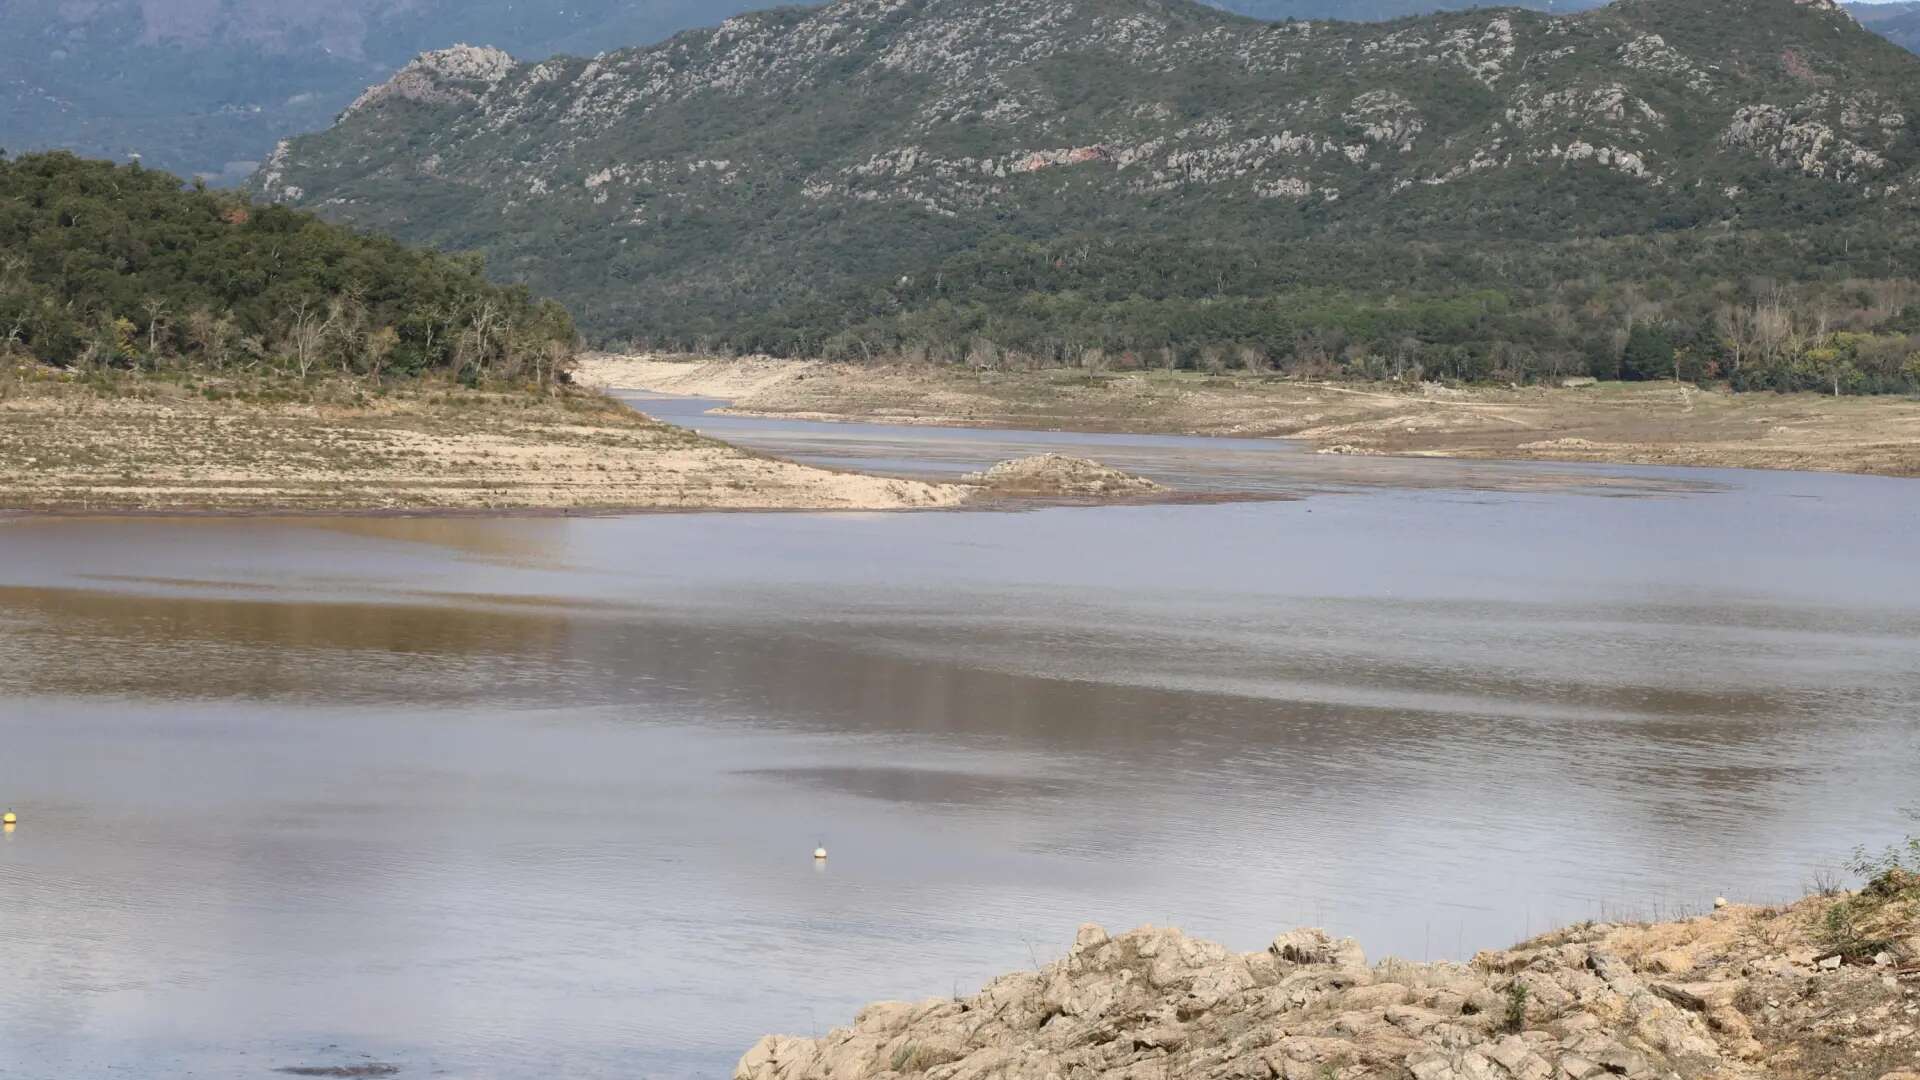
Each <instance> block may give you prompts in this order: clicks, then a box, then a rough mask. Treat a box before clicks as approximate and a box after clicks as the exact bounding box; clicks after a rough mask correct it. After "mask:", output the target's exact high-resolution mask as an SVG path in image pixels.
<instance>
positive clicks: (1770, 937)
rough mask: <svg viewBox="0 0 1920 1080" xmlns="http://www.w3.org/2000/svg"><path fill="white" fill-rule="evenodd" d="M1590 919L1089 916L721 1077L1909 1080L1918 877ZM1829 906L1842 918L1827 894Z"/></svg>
mask: <svg viewBox="0 0 1920 1080" xmlns="http://www.w3.org/2000/svg"><path fill="white" fill-rule="evenodd" d="M1895 884H1896V886H1899V888H1898V889H1897V890H1895V891H1890V892H1889V893H1888V894H1887V895H1881V896H1873V895H1868V893H1870V892H1871V891H1872V890H1871V889H1869V890H1868V891H1867V892H1863V893H1861V894H1857V895H1838V896H1816V897H1810V898H1808V899H1806V900H1803V901H1800V902H1799V903H1796V904H1793V905H1789V906H1785V907H1757V906H1746V905H1739V904H1728V905H1726V906H1724V907H1720V908H1717V909H1716V910H1714V911H1713V912H1712V913H1711V914H1710V915H1705V916H1701V917H1697V918H1690V919H1684V920H1677V921H1667V922H1656V923H1613V924H1591V923H1590V924H1584V925H1581V926H1577V927H1572V928H1569V929H1567V930H1564V931H1560V932H1557V933H1554V934H1549V935H1546V936H1544V937H1541V938H1537V939H1535V940H1533V941H1529V942H1527V943H1525V944H1522V945H1519V946H1516V947H1514V948H1513V949H1509V950H1500V951H1492V952H1483V953H1480V954H1479V955H1477V956H1475V957H1474V958H1473V960H1472V961H1471V962H1470V963H1464V964H1462V963H1450V962H1449V963H1427V964H1413V963H1405V962H1401V961H1396V960H1391V959H1389V960H1387V961H1384V962H1382V963H1377V964H1369V963H1368V962H1367V958H1366V956H1365V954H1364V953H1363V952H1362V951H1361V948H1360V946H1359V945H1358V944H1357V943H1355V942H1354V941H1353V940H1352V939H1337V940H1336V939H1333V938H1331V937H1329V936H1328V935H1327V934H1325V933H1324V932H1323V931H1320V930H1314V929H1307V930H1294V931H1289V932H1287V933H1284V934H1281V935H1280V936H1279V937H1277V938H1275V939H1274V941H1273V944H1272V945H1271V946H1270V947H1269V948H1267V949H1265V950H1262V951H1260V952H1254V953H1234V952H1231V951H1229V950H1227V949H1225V948H1222V947H1221V946H1219V945H1215V944H1212V943H1209V942H1205V941H1201V940H1198V939H1195V938H1189V937H1187V936H1185V935H1183V934H1181V933H1180V932H1179V931H1178V930H1171V929H1163V928H1156V927H1151V926H1149V927H1143V928H1141V929H1138V930H1134V931H1131V932H1129V933H1126V934H1122V935H1119V936H1117V937H1115V936H1109V935H1108V934H1107V932H1106V931H1105V930H1103V929H1101V928H1100V927H1098V926H1091V925H1089V926H1085V927H1082V928H1081V930H1080V933H1079V934H1078V936H1077V937H1076V939H1075V941H1074V943H1073V946H1072V948H1071V950H1070V951H1068V952H1067V954H1066V955H1065V957H1064V958H1062V959H1060V960H1058V961H1056V962H1054V963H1051V964H1047V965H1045V966H1038V965H1036V967H1035V969H1033V970H1029V971H1022V972H1018V973H1015V974H1011V975H1006V976H1002V977H1001V978H999V979H996V980H994V981H993V982H992V983H989V984H988V985H987V987H986V988H985V989H983V990H982V991H980V992H979V993H978V994H974V995H972V996H970V997H962V996H959V995H955V996H954V997H951V998H933V999H929V1000H926V1001H921V1002H917V1003H912V1002H882V1003H879V1004H876V1005H872V1006H869V1007H868V1008H866V1009H865V1010H863V1011H861V1012H860V1014H859V1015H858V1016H857V1017H856V1018H855V1019H854V1020H853V1023H852V1024H851V1025H849V1026H847V1027H844V1028H838V1029H835V1030H833V1031H830V1032H828V1033H827V1034H826V1035H824V1036H821V1037H819V1038H793V1037H787V1036H778V1035H775V1036H769V1037H767V1038H765V1039H762V1040H761V1041H760V1042H759V1043H758V1044H757V1045H756V1046H754V1047H753V1048H752V1049H751V1050H749V1051H748V1052H747V1054H746V1055H745V1056H744V1057H743V1058H742V1059H741V1060H740V1063H739V1065H738V1067H737V1069H736V1071H735V1074H734V1075H735V1077H736V1080H894V1078H906V1077H926V1078H927V1080H1026V1078H1034V1080H1041V1078H1059V1080H1095V1078H1098V1080H1120V1078H1125V1080H1167V1078H1171V1077H1180V1078H1195V1080H1247V1078H1252V1080H1272V1078H1281V1080H1362V1078H1369V1080H1372V1078H1377V1080H1408V1078H1411V1080H1606V1078H1611V1077H1625V1078H1627V1080H1656V1078H1657V1080H1761V1078H1774V1080H1920V879H1916V878H1913V877H1912V876H1910V875H1909V876H1907V877H1905V878H1903V879H1900V880H1899V881H1897V882H1896V883H1895ZM1836 910H1838V911H1840V912H1841V913H1842V914H1843V915H1844V916H1845V918H1844V919H1842V920H1838V922H1843V923H1844V924H1845V928H1846V930H1845V933H1842V934H1838V935H1836V933H1835V929H1834V928H1835V926H1836V924H1837V923H1836V919H1835V916H1834V912H1835V911H1836Z"/></svg>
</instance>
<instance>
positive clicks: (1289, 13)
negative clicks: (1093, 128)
mask: <svg viewBox="0 0 1920 1080" xmlns="http://www.w3.org/2000/svg"><path fill="white" fill-rule="evenodd" d="M1605 2H1606V0H1514V2H1511V3H1498V2H1489V0H1216V2H1215V3H1214V6H1215V7H1222V8H1225V9H1227V10H1228V11H1233V12H1238V13H1239V14H1241V15H1248V16H1251V17H1253V18H1256V19H1266V20H1269V21H1272V22H1280V21H1282V20H1286V19H1301V20H1315V21H1320V22H1388V21H1391V20H1393V19H1405V18H1408V17H1410V16H1414V15H1431V14H1433V13H1435V12H1439V11H1470V10H1472V9H1474V8H1493V7H1513V8H1525V9H1526V10H1528V11H1549V12H1556V13H1559V14H1563V15H1564V14H1567V13H1570V12H1575V11H1587V10H1590V9H1592V8H1597V7H1599V6H1601V5H1602V4H1604V3H1605Z"/></svg>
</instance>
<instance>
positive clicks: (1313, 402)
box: [580, 355, 1920, 476]
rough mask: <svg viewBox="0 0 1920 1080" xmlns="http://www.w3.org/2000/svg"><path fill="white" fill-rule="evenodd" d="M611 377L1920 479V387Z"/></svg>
mask: <svg viewBox="0 0 1920 1080" xmlns="http://www.w3.org/2000/svg"><path fill="white" fill-rule="evenodd" d="M580 377H581V378H582V380H583V381H586V382H589V383H591V384H593V385H599V386H614V387H621V388H627V389H639V390H651V391H656V392H664V393H683V394H697V395H703V396H711V397H721V398H727V399H730V400H731V401H732V402H733V407H732V409H731V410H730V411H733V412H738V413H743V414H753V415H774V416H786V417H794V418H814V419H830V420H874V421H881V422H889V423H918V424H942V425H958V426H979V427H1020V428H1038V429H1063V430H1087V431H1133V432H1147V433H1178V434H1195V435H1231V436H1240V437H1288V438H1298V439H1304V440H1308V441H1310V442H1312V443H1313V444H1314V446H1315V447H1316V448H1317V449H1319V450H1320V451H1321V452H1322V453H1330V454H1338V453H1348V454H1396V455H1415V456H1438V457H1468V458H1505V459H1519V460H1527V459H1536V460H1546V461H1596V462H1613V463H1623V464H1651V465H1697V466H1720V467H1735V468H1757V469H1806V470H1818V471H1828V472H1858V473H1878V474H1883V475H1889V476H1920V400H1915V399H1912V398H1893V397H1871V398H1867V397H1842V398H1832V397H1825V396H1820V395H1815V394H1768V393H1749V394H1733V393H1729V392H1725V391H1719V390H1701V389H1697V388H1694V387H1689V386H1679V385H1675V384H1672V383H1602V384H1598V385H1594V386H1588V387H1582V388H1577V389H1568V388H1559V387H1554V388H1545V387H1522V388H1507V389H1499V388H1491V387H1473V388H1470V389H1459V388H1451V387H1444V386H1439V385H1435V384H1420V385H1415V386H1405V385H1399V384H1393V385H1388V384H1373V385H1337V384H1327V383H1303V382H1296V381H1291V380H1285V379H1281V378H1278V377H1273V376H1258V375H1245V374H1235V375H1218V376H1210V375H1201V374H1196V373H1192V372H1148V373H1124V374H1094V373H1089V372H1084V371H1035V372H979V373H976V372H971V371H967V370H964V369H957V368H946V367H928V366H878V367H875V366H866V365H860V366H855V365H849V364H835V363H827V362H822V361H786V360H771V359H764V358H744V359H730V358H729V359H713V358H698V357H692V358H690V357H677V356H662V355H640V356H595V357H590V358H587V359H586V360H585V361H583V363H582V366H581V370H580Z"/></svg>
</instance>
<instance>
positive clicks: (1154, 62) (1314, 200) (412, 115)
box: [256, 0, 1920, 338]
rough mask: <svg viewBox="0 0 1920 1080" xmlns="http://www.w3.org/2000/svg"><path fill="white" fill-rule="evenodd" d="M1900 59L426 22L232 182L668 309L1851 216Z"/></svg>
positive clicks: (1542, 24) (941, 13)
mask: <svg viewBox="0 0 1920 1080" xmlns="http://www.w3.org/2000/svg"><path fill="white" fill-rule="evenodd" d="M1735 19H1737V20H1738V23H1739V25H1738V27H1737V29H1735V30H1729V29H1728V23H1729V20H1735ZM1916 74H1920V61H1915V60H1914V58H1913V57H1911V56H1910V55H1909V54H1906V53H1904V52H1901V51H1900V50H1898V49H1896V48H1894V47H1893V46H1891V45H1889V44H1888V43H1886V42H1885V41H1883V40H1881V39H1879V38H1877V37H1875V36H1873V35H1871V34H1869V33H1867V32H1866V31H1864V30H1862V29H1861V28H1860V27H1859V26H1858V25H1857V24H1856V23H1855V22H1854V21H1853V20H1852V19H1851V18H1849V17H1848V16H1847V15H1845V14H1844V13H1843V12H1842V11H1841V10H1840V9H1839V8H1838V6H1837V5H1835V4H1833V3H1831V2H1829V0H1755V2H1753V3H1751V4H1746V3H1738V4H1736V3H1732V2H1730V0H1702V2H1693V0H1621V2H1619V3H1616V4H1613V5H1611V6H1609V7H1607V8H1604V9H1600V10H1597V11H1591V12H1587V13H1584V14H1579V15H1572V16H1549V15H1543V14H1537V13H1531V12H1526V11H1519V10H1498V11H1478V12H1464V13H1455V14H1441V15H1433V16H1427V17H1423V18H1421V19H1417V20H1410V21H1402V22H1395V23H1385V24H1320V23H1279V24H1272V23H1259V22H1254V21H1251V20H1246V19H1241V18H1238V17H1235V16H1233V15H1230V14H1226V13H1223V12H1219V11H1217V10H1214V9H1210V8H1205V7H1201V6H1198V5H1195V4H1189V3H1183V2H1177V0H1176V2H1160V0H1080V2H1076V3H1056V2H1052V0H838V2H836V3H832V4H829V5H826V6H824V7H820V8H815V9H784V10H779V11H772V12H761V13H756V14H752V15H746V16H741V17H737V18H734V19H730V20H728V21H727V22H726V23H724V24H722V25H721V26H720V27H718V28H716V29H714V30H711V31H695V32H689V33H686V34H682V35H680V36H678V37H676V38H674V39H673V40H672V41H670V42H667V43H665V44H662V45H659V46H654V47H649V48H641V49H626V50H619V51H616V52H611V53H605V54H602V55H599V56H596V57H593V58H590V59H583V58H555V59H551V60H546V61H541V62H538V63H529V64H515V63H512V62H511V61H510V58H509V57H507V56H506V55H505V54H503V53H500V52H498V51H495V50H487V49H478V48H459V49H453V50H446V51H441V52H436V53H430V54H427V55H425V56H422V57H420V58H418V59H416V60H415V61H414V62H413V63H411V64H409V65H408V66H407V68H405V69H404V70H403V71H402V72H401V73H400V74H399V75H397V76H396V77H395V78H394V79H392V80H390V81H389V82H387V83H385V84H383V85H381V86H379V87H376V88H374V89H373V90H371V91H369V92H368V93H367V94H365V95H363V96H362V98H361V99H360V100H359V101H358V102H356V103H355V105H354V106H353V107H352V108H350V109H349V110H348V111H347V112H346V113H345V114H344V115H343V116H342V118H341V121H340V123H339V124H337V125H336V126H335V127H334V128H332V129H330V130H329V131H327V132H324V133H321V134H317V135H313V136H306V137H302V138H298V139H294V140H291V141H289V142H287V143H285V144H283V145H282V146H280V147H279V148H278V149H277V150H276V152H275V153H274V155H273V156H272V158H271V159H270V160H269V161H268V163H267V164H266V165H265V166H264V167H263V168H262V170H261V172H260V173H259V175H258V176H257V178H256V184H257V187H258V190H259V191H260V192H261V193H262V194H264V195H266V196H268V197H270V198H275V199H282V200H286V201H289V202H292V203H296V204H298V205H302V206H306V207H311V208H315V209H318V210H320V211H321V212H322V213H324V214H328V215H331V216H334V217H337V218H339V219H342V220H346V221H350V222H355V223H359V224H363V225H367V226H372V227H377V228H382V229H388V230H391V231H394V232H396V233H398V234H399V235H401V236H402V237H405V238H407V239H411V240H418V241H426V242H430V243H435V244H440V245H443V246H450V247H461V248H472V249H477V250H480V251H483V252H486V253H487V254H488V255H489V256H490V257H491V258H492V259H493V261H494V265H495V267H496V270H497V271H499V272H501V273H504V274H506V275H508V276H510V277H513V278H515V279H518V280H525V281H528V282H529V283H532V284H535V285H536V286H537V287H539V288H541V289H543V290H545V291H548V292H552V293H555V294H557V295H560V296H563V297H565V298H567V299H568V300H569V301H570V302H572V303H573V304H574V305H575V306H576V310H577V312H578V314H579V315H580V316H581V318H582V320H583V322H584V323H585V324H586V325H587V326H589V327H590V328H592V329H594V330H595V331H597V332H599V333H602V334H662V333H664V334H668V335H680V336H681V337H683V338H685V337H692V336H697V335H699V334H701V333H715V332H720V333H724V332H726V330H727V328H728V327H729V326H731V325H733V322H734V320H736V319H737V317H738V316H740V315H741V314H742V313H743V312H745V311H748V310H751V309H765V308H767V307H768V306H778V305H792V304H805V303H808V302H810V301H813V300H815V299H818V298H819V297H820V296H821V295H822V294H823V293H827V292H830V291H832V290H835V289H848V288H865V287H869V286H872V287H880V288H891V289H892V290H893V291H894V294H893V301H894V302H897V303H904V304H913V303H918V302H921V301H922V300H925V299H927V297H926V296H925V294H924V293H919V294H916V293H915V292H914V290H915V289H921V290H924V289H925V288H926V287H927V286H926V281H925V279H926V277H927V275H928V274H929V273H937V271H936V270H935V269H934V268H935V267H937V266H939V265H940V263H941V262H942V260H944V259H947V258H949V257H952V256H953V255H955V253H957V252H963V251H965V250H967V249H968V248H969V247H971V246H977V245H979V244H980V243H982V242H983V241H985V240H987V239H988V238H989V237H991V236H993V235H996V234H1006V235H1012V236H1019V237H1030V238H1049V237H1061V236H1083V237H1087V238H1089V239H1090V241H1092V242H1095V243H1098V242H1101V238H1103V237H1112V236H1114V235H1116V234H1120V233H1124V234H1132V235H1152V236H1155V237H1159V238H1163V239H1170V240H1173V241H1178V242H1182V243H1187V242H1190V243H1192V244H1198V245H1201V246H1212V247H1213V248H1214V249H1216V250H1218V249H1220V248H1221V246H1222V245H1223V244H1224V245H1228V246H1232V245H1237V244H1241V243H1258V244H1262V245H1274V244H1286V243H1292V242H1297V241H1308V240H1324V239H1327V238H1330V237H1333V236H1336V235H1337V236H1344V237H1371V238H1380V239H1393V238H1409V239H1412V238H1419V239H1427V240H1430V239H1435V238H1447V237H1458V238H1460V239H1462V240H1463V241H1467V242H1472V243H1476V244H1477V243H1480V242H1481V241H1483V240H1485V239H1487V238H1489V237H1493V238H1499V239H1502V240H1537V241H1541V242H1555V241H1558V240H1564V239H1567V238H1577V237H1583V236H1584V237H1606V236H1620V235H1625V234H1634V233H1642V232H1646V231H1648V230H1649V229H1650V228H1651V229H1673V228H1698V227H1701V226H1706V225H1717V226H1719V227H1722V228H1725V227H1727V226H1729V225H1737V226H1740V227H1756V226H1780V227H1793V226H1796V225H1798V224H1800V223H1803V222H1804V221H1805V220H1806V219H1807V214H1806V207H1807V206H1808V205H1809V202H1810V201H1811V202H1817V203H1819V204H1821V205H1822V206H1823V210H1822V211H1821V214H1822V216H1825V217H1829V218H1831V217H1835V216H1838V217H1840V218H1854V217H1857V216H1858V215H1860V214H1862V213H1868V214H1871V213H1877V212H1881V208H1886V207H1891V206H1895V205H1899V206H1904V205H1907V204H1908V203H1909V202H1910V200H1911V199H1912V198H1913V197H1914V195H1915V193H1916V192H1920V187H1916V183H1915V182H1916V179H1920V173H1916V169H1917V168H1920V141H1917V140H1916V137H1915V128H1914V125H1913V121H1912V120H1911V119H1910V118H1912V117H1914V116H1915V115H1916V114H1917V113H1920V89H1917V88H1920V80H1916V79H1915V78H1914V76H1915V75H1916ZM1828 204H1831V205H1830V207H1829V206H1828ZM1196 214H1202V215H1205V217H1206V220H1204V221H1197V220H1196V217H1195V215H1196ZM902 289H904V290H906V292H905V293H902V292H901V291H900V290H902ZM642 294H645V295H646V301H645V302H644V303H642V302H641V301H640V296H641V295H642ZM875 302H877V303H883V304H884V303H886V302H887V301H885V300H881V299H880V298H878V297H876V298H875Z"/></svg>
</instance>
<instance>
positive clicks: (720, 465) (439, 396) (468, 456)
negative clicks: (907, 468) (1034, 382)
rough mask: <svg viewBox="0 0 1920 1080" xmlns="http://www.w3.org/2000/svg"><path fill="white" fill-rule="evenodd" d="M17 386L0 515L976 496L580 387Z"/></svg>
mask: <svg viewBox="0 0 1920 1080" xmlns="http://www.w3.org/2000/svg"><path fill="white" fill-rule="evenodd" d="M12 374H13V375H14V376H15V377H14V378H3V377H0V514H3V515H7V516H17V515H21V514H33V515H49V514H61V515H112V516H119V515H127V514H165V515H172V514H204V515H249V516H258V515H280V516H286V515H344V514H360V515H408V514H426V513H432V514H449V515H454V514H472V515H514V514H517V515H548V516H551V515H569V514H618V513H633V512H641V511H658V512H675V511H721V510H737V511H781V510H792V511H822V510H856V511H900V510H923V509H949V508H954V507H958V506H961V505H963V504H965V503H966V502H968V501H969V500H970V499H972V498H973V497H974V496H976V495H977V494H978V490H977V489H976V488H972V487H969V486H966V485H960V484H939V483H926V482H922V481H916V480H903V479H895V478H891V477H879V476H870V475H867V474H862V473H855V472H846V471H840V470H835V469H827V468H819V467H815V466H809V465H801V464H797V463H795V462H790V461H783V460H781V459H778V458H773V457H768V456H766V455H762V454H756V453H753V452H751V451H747V450H743V449H741V448H739V447H735V446H732V445H729V444H727V443H723V442H720V441H718V440H715V439H710V438H706V437H704V436H701V435H697V434H695V433H693V432H690V431H686V430H685V429H682V428H677V427H674V426H672V425H669V424H663V423H659V422H657V421H654V420H651V419H649V418H647V417H645V416H643V415H641V414H639V413H637V412H634V411H633V410H631V409H629V408H627V407H625V406H624V405H621V404H619V403H618V402H615V401H612V400H611V399H609V398H605V397H603V396H601V395H599V394H595V393H590V392H582V391H578V390H561V391H556V392H554V393H552V394H547V395H540V394H535V393H533V392H531V391H525V392H483V391H474V390H465V389H462V388H460V387H457V386H452V385H450V384H421V385H416V386H392V385H389V386H386V387H382V388H380V389H379V390H378V391H377V392H371V391H368V390H367V389H366V388H365V387H364V386H363V385H361V384H358V383H355V382H353V381H351V380H344V379H343V380H333V381H321V382H320V383H318V384H286V385H283V384H281V383H277V382H252V383H238V384H237V385H235V384H227V385H222V384H218V383H215V384H211V385H210V384H208V383H206V382H202V383H199V384H196V383H194V382H192V381H191V380H182V379H172V378H157V377H146V376H119V377H116V378H115V379H114V380H113V381H111V382H109V383H106V384H101V383H99V382H96V381H88V380H77V379H69V378H63V377H60V376H58V375H52V374H48V373H44V372H41V371H30V370H25V369H23V370H21V371H16V372H14V373H12ZM209 391H212V392H211V393H210V392H209ZM236 395H240V396H236Z"/></svg>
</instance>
